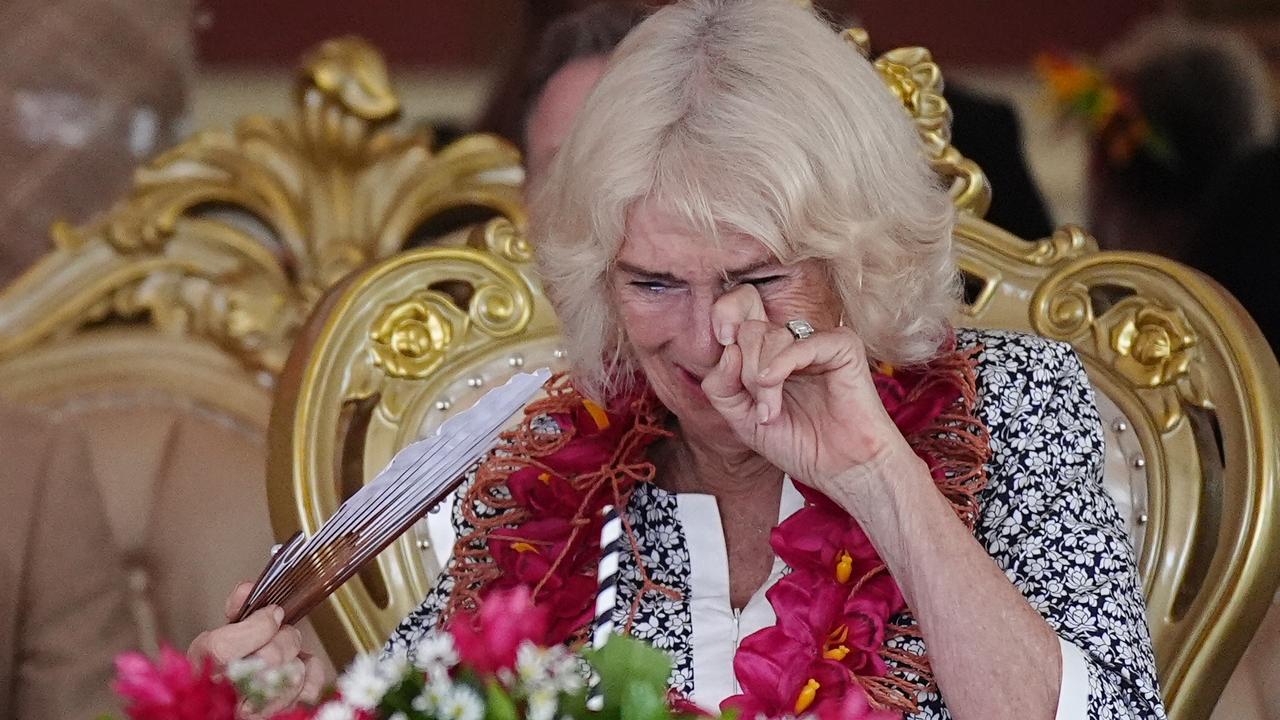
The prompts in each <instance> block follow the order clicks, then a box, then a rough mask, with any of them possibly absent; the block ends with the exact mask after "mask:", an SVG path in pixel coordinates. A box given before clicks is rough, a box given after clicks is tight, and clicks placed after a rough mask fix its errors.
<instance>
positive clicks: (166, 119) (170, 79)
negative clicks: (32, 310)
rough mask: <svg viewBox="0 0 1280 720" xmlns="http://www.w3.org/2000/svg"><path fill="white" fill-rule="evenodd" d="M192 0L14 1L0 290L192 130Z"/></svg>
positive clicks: (0, 111)
mask: <svg viewBox="0 0 1280 720" xmlns="http://www.w3.org/2000/svg"><path fill="white" fill-rule="evenodd" d="M193 6H194V2H193V0H165V2H121V1H120V0H5V2H4V3H2V4H0V7H2V8H3V17H4V18H5V22H3V23H0V167H3V168H4V173H3V174H0V288H2V287H3V286H4V285H5V284H7V283H8V282H9V281H11V280H12V279H14V278H15V277H17V276H18V275H19V274H21V273H22V271H24V270H25V269H26V268H27V267H29V266H30V265H32V264H33V263H35V262H36V261H37V260H38V259H39V258H40V257H41V256H42V255H44V254H46V253H48V252H50V251H51V250H52V249H53V245H52V242H51V241H50V233H49V227H50V225H52V224H53V223H54V222H55V221H57V220H67V221H69V222H71V223H73V224H79V223H84V222H87V221H89V220H90V219H91V218H92V217H93V216H94V215H95V214H97V213H99V212H102V211H104V210H106V209H107V208H108V207H110V206H111V204H112V203H113V202H114V201H115V200H116V199H117V198H119V197H121V196H122V195H124V194H125V192H126V190H127V189H128V188H129V186H130V184H131V183H132V181H133V171H134V169H135V168H136V167H137V166H139V165H141V164H142V163H143V162H145V161H146V159H147V158H149V157H151V156H152V155H154V154H156V153H157V152H159V151H160V150H161V149H163V148H165V147H168V146H169V145H170V144H172V143H173V142H175V141H176V140H177V139H178V137H179V136H180V135H181V134H182V128H181V125H182V122H183V119H184V117H185V113H186V101H187V85H188V82H189V79H190V76H191V74H192V66H193V65H194V57H193V56H194V42H193V38H192V11H193Z"/></svg>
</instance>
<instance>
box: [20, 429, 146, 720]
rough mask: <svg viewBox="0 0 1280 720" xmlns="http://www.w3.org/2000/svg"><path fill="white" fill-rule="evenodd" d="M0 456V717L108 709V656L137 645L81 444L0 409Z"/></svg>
mask: <svg viewBox="0 0 1280 720" xmlns="http://www.w3.org/2000/svg"><path fill="white" fill-rule="evenodd" d="M0 458H4V465H3V467H2V468H0V717H3V718H16V719H18V720H29V719H34V718H86V719H87V718H93V717H97V716H100V715H102V714H103V713H107V712H110V711H112V710H115V709H118V708H116V706H115V701H114V700H113V699H112V698H113V694H112V692H111V684H110V681H111V677H112V674H113V673H112V664H111V663H112V658H113V657H115V655H116V654H117V653H120V652H123V651H126V650H130V649H133V648H134V647H136V643H137V638H136V634H135V629H134V625H133V623H132V621H131V619H130V614H129V612H128V607H127V605H126V602H125V576H124V570H123V569H122V566H121V563H120V558H119V557H118V555H117V553H116V550H115V545H114V544H113V542H112V538H111V533H110V530H109V529H108V527H107V520H106V515H105V511H104V510H103V507H102V501H101V498H100V497H99V495H98V489H97V483H95V482H94V479H93V472H92V466H91V464H90V461H89V452H88V446H87V445H86V443H85V442H84V440H83V439H82V438H81V437H80V436H79V435H78V434H77V433H75V432H74V431H72V429H71V428H68V427H65V426H60V425H56V424H53V423H50V422H48V421H46V420H45V419H44V418H41V417H38V416H35V415H33V414H31V413H28V412H25V411H21V410H18V409H16V408H12V407H4V406H0Z"/></svg>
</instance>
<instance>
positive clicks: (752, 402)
mask: <svg viewBox="0 0 1280 720" xmlns="http://www.w3.org/2000/svg"><path fill="white" fill-rule="evenodd" d="M793 319H796V318H779V320H782V321H786V320H793ZM711 321H712V327H713V329H714V331H715V333H716V337H717V338H719V339H720V343H721V345H724V352H723V354H722V355H721V357H720V363H719V365H717V366H716V368H715V370H713V371H712V372H711V373H710V374H708V375H707V376H706V377H705V378H703V381H702V390H703V392H705V393H706V394H707V398H708V400H709V401H710V402H711V404H712V406H713V407H715V408H716V410H718V411H719V412H720V414H721V415H722V416H724V418H725V420H727V421H728V423H729V426H730V427H731V428H733V431H734V432H735V433H736V434H737V436H738V437H739V439H741V440H742V441H743V442H744V443H745V444H746V445H747V446H748V447H750V448H751V449H752V450H754V451H755V452H757V453H759V454H760V455H762V456H763V457H764V458H765V459H767V460H769V461H770V462H771V463H773V464H774V465H775V466H777V467H778V468H780V469H782V470H783V471H785V472H786V473H788V474H789V475H790V476H791V477H792V478H794V479H795V480H798V481H800V482H803V483H805V484H806V485H809V486H811V487H815V488H817V489H818V490H822V491H823V492H826V493H827V494H828V495H830V494H831V492H829V490H831V488H829V487H827V485H828V484H829V483H830V482H831V481H832V480H834V479H835V478H838V477H841V476H842V475H844V474H845V473H846V472H848V471H850V470H854V469H857V468H860V467H867V466H872V465H875V464H877V463H879V462H881V461H883V460H884V458H885V457H887V456H888V455H890V454H895V453H899V452H900V451H901V450H902V449H903V448H907V443H906V440H905V439H904V438H903V437H902V434H901V433H900V432H898V429H897V427H896V426H895V425H894V424H893V421H892V420H891V419H890V418H889V414H888V412H886V411H885V409H884V404H883V403H881V401H880V396H879V394H878V393H877V392H876V388H875V382H874V381H873V380H872V377H871V370H870V367H869V365H868V361H867V355H866V349H865V347H864V346H863V343H862V340H861V339H860V338H859V337H858V336H857V334H856V333H854V332H853V330H851V329H849V328H846V327H837V328H833V329H830V330H825V331H820V332H815V333H814V334H813V335H811V336H809V337H807V338H805V339H803V340H797V339H796V338H795V337H794V336H793V335H792V334H791V331H789V330H788V329H787V328H786V327H784V326H783V325H782V324H781V323H780V322H773V321H771V320H770V318H768V317H767V316H766V315H765V310H764V303H763V302H762V301H761V300H760V295H759V293H758V292H757V291H756V289H755V288H754V287H752V286H750V285H740V286H738V287H737V288H735V289H734V290H732V291H731V292H728V293H725V294H724V295H723V296H722V297H720V299H719V300H717V301H716V304H715V305H714V306H713V307H712V311H711ZM907 451H908V452H909V451H910V450H909V448H907Z"/></svg>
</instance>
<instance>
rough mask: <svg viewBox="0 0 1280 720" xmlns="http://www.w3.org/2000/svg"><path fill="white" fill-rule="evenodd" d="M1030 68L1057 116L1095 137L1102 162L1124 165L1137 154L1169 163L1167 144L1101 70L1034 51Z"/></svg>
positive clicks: (1127, 97) (1055, 54)
mask: <svg viewBox="0 0 1280 720" xmlns="http://www.w3.org/2000/svg"><path fill="white" fill-rule="evenodd" d="M1033 64H1034V65H1035V68H1036V73H1037V74H1038V75H1039V76H1040V77H1041V79H1042V80H1043V81H1044V83H1045V85H1046V86H1047V88H1048V90H1049V95H1050V97H1051V98H1052V99H1053V103H1054V104H1055V105H1056V106H1057V107H1058V111H1059V113H1060V114H1061V115H1062V117H1063V118H1065V119H1074V120H1076V121H1079V122H1082V123H1084V125H1085V126H1086V127H1087V128H1088V130H1089V132H1091V133H1092V134H1093V135H1094V136H1096V137H1097V139H1098V143H1099V145H1100V147H1101V148H1102V151H1103V153H1104V156H1105V157H1106V159H1107V162H1108V163H1110V164H1111V165H1113V166H1116V167H1125V166H1127V165H1128V164H1129V163H1131V162H1132V161H1133V159H1134V156H1135V155H1137V154H1138V152H1139V151H1140V150H1141V151H1145V152H1146V153H1147V154H1148V155H1149V156H1151V157H1153V158H1155V159H1157V160H1160V161H1162V162H1166V163H1172V162H1174V160H1175V158H1174V157H1173V155H1172V152H1171V150H1170V146H1169V144H1168V143H1167V142H1165V140H1164V138H1163V136H1162V135H1161V134H1160V133H1159V132H1158V131H1157V130H1156V128H1155V127H1153V126H1152V124H1151V122H1150V121H1149V120H1148V119H1147V118H1146V116H1145V115H1143V113H1142V110H1141V108H1139V107H1138V103H1137V102H1136V101H1135V100H1134V99H1133V96H1131V95H1130V94H1129V93H1128V92H1126V91H1125V90H1124V89H1123V88H1120V87H1117V86H1116V85H1115V84H1114V83H1112V82H1111V81H1110V80H1109V79H1108V78H1107V76H1106V74H1105V73H1104V72H1103V71H1102V70H1101V69H1099V68H1098V67H1096V66H1094V65H1092V64H1089V63H1087V62H1083V61H1077V60H1074V59H1072V58H1069V57H1067V56H1066V55H1063V54H1061V53H1051V52H1044V53H1040V54H1039V55H1037V56H1036V57H1035V60H1034V61H1033Z"/></svg>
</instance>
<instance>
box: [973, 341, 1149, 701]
mask: <svg viewBox="0 0 1280 720" xmlns="http://www.w3.org/2000/svg"><path fill="white" fill-rule="evenodd" d="M966 335H973V336H974V337H973V338H972V342H974V343H978V344H981V345H982V346H983V347H984V348H985V349H984V351H983V353H982V355H981V357H980V358H979V367H978V373H979V381H978V382H979V390H980V394H981V395H982V397H983V400H984V405H983V407H982V408H981V409H980V411H981V413H982V416H983V420H984V422H986V423H987V425H988V427H989V428H990V430H991V449H992V457H991V466H990V468H989V469H990V479H991V481H990V485H989V486H988V488H987V489H986V490H985V491H984V492H983V494H982V496H981V498H980V499H981V503H982V516H981V518H980V521H979V524H978V528H977V530H976V532H977V535H978V539H979V540H980V541H981V542H982V544H983V545H984V546H986V548H987V551H988V552H989V553H990V554H991V556H992V558H993V559H994V560H995V561H996V562H997V563H998V564H999V565H1000V566H1001V567H1002V568H1003V569H1004V571H1005V574H1006V575H1007V576H1008V577H1009V580H1010V581H1011V582H1013V584H1014V585H1015V586H1017V587H1018V589H1019V590H1020V591H1021V592H1022V594H1023V595H1024V596H1025V597H1026V598H1027V600H1028V601H1029V602H1030V603H1031V605H1032V606H1033V607H1035V608H1036V610H1037V611H1039V612H1040V614H1041V615H1043V616H1044V618H1045V620H1046V621H1048V623H1049V625H1050V626H1052V627H1053V628H1054V630H1055V631H1057V633H1058V635H1059V637H1061V638H1062V639H1063V640H1065V641H1067V642H1068V643H1071V644H1072V645H1074V646H1075V647H1076V648H1078V649H1079V650H1080V651H1081V652H1082V653H1083V655H1084V657H1085V660H1086V663H1087V667H1088V675H1089V699H1088V706H1089V713H1088V714H1089V717H1090V718H1093V719H1095V720H1111V719H1112V718H1142V719H1143V720H1146V719H1148V718H1159V719H1162V718H1164V717H1165V713H1164V709H1163V708H1162V706H1161V702H1160V695H1159V691H1158V689H1157V685H1156V672H1155V658H1154V656H1153V654H1152V650H1151V639H1150V631H1149V629H1148V627H1147V623H1146V615H1145V605H1144V602H1143V597H1142V592H1141V589H1140V588H1141V585H1140V582H1139V579H1138V573H1137V567H1136V563H1135V561H1134V557H1133V550H1132V545H1131V543H1130V540H1129V537H1128V535H1127V534H1126V532H1125V529H1124V525H1123V523H1122V522H1121V519H1120V516H1119V513H1118V512H1117V511H1116V509H1115V506H1114V504H1113V502H1112V500H1111V498H1110V496H1108V495H1107V492H1106V490H1105V489H1104V488H1103V485H1102V459H1103V435H1102V426H1101V422H1100V420H1099V418H1098V413H1097V409H1096V407H1095V405H1094V399H1093V391H1092V388H1091V386H1090V385H1089V380H1088V377H1087V376H1086V375H1085V372H1084V368H1083V366H1082V365H1081V363H1080V359H1079V358H1078V357H1077V356H1076V354H1075V352H1074V351H1073V350H1072V349H1071V348H1070V346H1067V345H1064V344H1061V343H1055V342H1051V341H1047V340H1042V339H1040V338H1035V337H1032V336H1027V335H1020V334H1013V333H1000V332H981V333H966Z"/></svg>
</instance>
